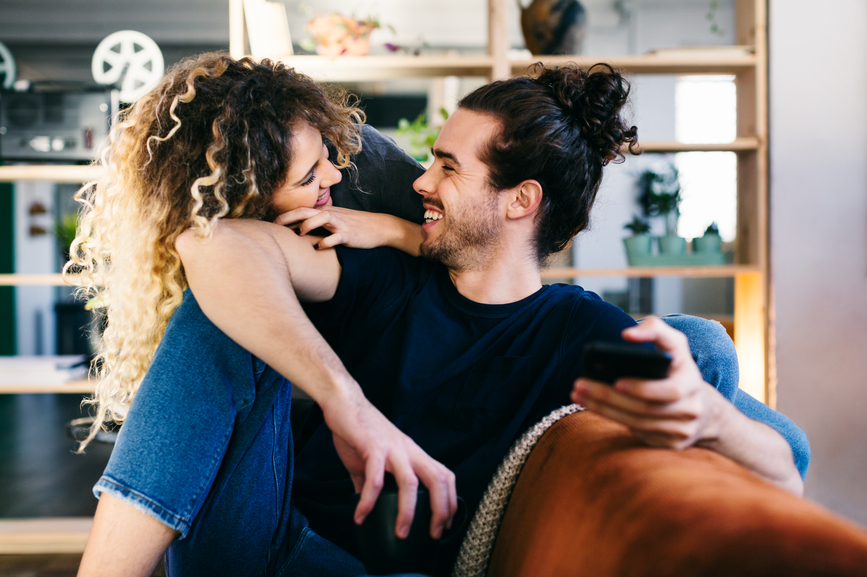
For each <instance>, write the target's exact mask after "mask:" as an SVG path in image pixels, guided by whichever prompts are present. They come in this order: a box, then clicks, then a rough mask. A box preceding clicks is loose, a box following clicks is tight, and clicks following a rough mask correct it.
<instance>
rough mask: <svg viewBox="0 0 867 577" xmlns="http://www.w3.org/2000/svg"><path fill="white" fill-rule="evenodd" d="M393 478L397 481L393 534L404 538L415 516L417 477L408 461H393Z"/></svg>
mask: <svg viewBox="0 0 867 577" xmlns="http://www.w3.org/2000/svg"><path fill="white" fill-rule="evenodd" d="M393 469H394V470H393V471H392V474H394V477H395V480H396V481H397V491H398V494H397V520H396V521H395V524H394V534H395V535H397V536H398V538H400V539H406V537H407V535H409V528H410V526H411V525H412V519H413V517H415V504H416V501H417V500H418V478H417V477H416V476H415V473H414V472H413V470H412V467H410V466H409V463H406V462H404V461H400V462H399V463H393Z"/></svg>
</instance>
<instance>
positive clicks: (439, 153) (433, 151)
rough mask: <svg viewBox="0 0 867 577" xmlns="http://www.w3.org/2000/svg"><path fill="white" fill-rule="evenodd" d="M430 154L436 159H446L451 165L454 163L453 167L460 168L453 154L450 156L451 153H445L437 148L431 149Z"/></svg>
mask: <svg viewBox="0 0 867 577" xmlns="http://www.w3.org/2000/svg"><path fill="white" fill-rule="evenodd" d="M430 152H431V154H433V155H434V156H435V157H436V158H446V159H448V160H451V161H452V162H453V163H455V166H457V167H458V168H460V166H461V163H460V161H458V159H457V157H456V156H455V155H454V154H452V153H451V152H447V151H445V150H442V149H439V148H431V149H430Z"/></svg>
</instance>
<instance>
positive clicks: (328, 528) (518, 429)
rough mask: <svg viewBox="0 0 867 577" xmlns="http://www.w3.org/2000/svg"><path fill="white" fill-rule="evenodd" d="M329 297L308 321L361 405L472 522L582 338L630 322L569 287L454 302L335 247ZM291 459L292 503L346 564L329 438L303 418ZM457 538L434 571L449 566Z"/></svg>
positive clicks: (343, 486) (340, 477) (552, 396)
mask: <svg viewBox="0 0 867 577" xmlns="http://www.w3.org/2000/svg"><path fill="white" fill-rule="evenodd" d="M337 254H338V258H339V260H340V264H341V266H342V274H341V278H340V282H339V285H338V288H337V292H336V294H335V295H334V298H333V299H332V300H331V301H329V302H327V303H319V304H314V305H307V306H306V307H305V309H306V311H307V313H308V315H309V317H310V319H311V320H312V321H313V323H314V324H315V325H316V327H317V328H318V329H319V330H320V331H321V332H322V334H323V336H324V337H325V338H326V339H327V341H328V342H329V344H330V345H331V346H332V347H333V348H334V350H335V352H336V353H337V354H338V356H339V357H340V359H341V360H342V361H343V363H344V365H345V366H346V368H347V370H348V371H349V373H350V374H351V375H352V376H353V377H354V378H355V379H356V380H357V381H358V383H359V384H360V385H361V388H362V390H363V391H364V394H365V396H366V397H367V398H368V399H369V400H370V401H371V402H372V403H373V404H374V405H375V406H376V407H377V408H378V409H379V410H380V411H382V413H383V414H384V415H385V416H386V417H387V418H388V419H389V420H391V422H393V423H394V424H395V425H397V427H398V428H400V429H401V430H402V431H403V432H404V433H406V434H407V435H409V436H410V437H411V438H412V439H413V440H414V441H415V442H416V443H418V445H419V446H420V447H421V448H422V449H424V450H425V451H426V452H427V453H428V454H429V455H430V456H431V457H433V458H434V459H436V460H438V461H439V462H441V463H443V464H444V465H445V466H446V467H448V468H449V469H451V470H452V471H453V472H454V473H455V475H456V478H457V481H456V482H457V490H458V495H460V496H461V497H463V498H464V499H465V500H466V502H467V505H468V511H469V514H470V515H472V514H473V513H474V512H475V510H476V507H477V506H478V504H479V501H480V500H481V497H482V495H483V493H484V490H485V488H486V487H487V485H488V483H489V481H490V479H491V477H492V476H493V474H494V472H495V470H496V468H497V466H498V465H499V463H500V461H502V459H503V457H504V456H505V454H506V452H507V451H508V449H509V447H510V446H511V445H512V443H513V442H514V441H515V440H516V439H517V438H518V437H519V436H520V435H521V433H523V432H524V431H525V430H526V429H527V428H528V427H530V426H532V425H534V424H535V423H536V422H538V421H539V420H540V419H541V418H542V417H544V416H545V415H547V414H548V413H550V412H551V411H552V410H554V409H555V408H557V407H559V406H562V405H564V404H568V403H569V402H570V401H569V398H568V397H569V392H570V391H571V389H572V383H573V381H574V380H575V379H576V378H577V377H578V376H579V375H580V374H581V366H580V358H581V350H582V347H583V345H584V343H585V342H587V341H590V340H604V341H620V340H621V337H620V332H621V331H622V330H623V329H624V328H626V327H629V326H632V325H634V324H635V322H634V321H633V320H632V318H631V317H629V316H628V315H626V314H625V313H624V312H623V311H621V310H620V309H619V308H617V307H615V306H612V305H610V304H608V303H605V302H604V301H602V300H601V299H599V297H598V296H596V295H595V294H593V293H591V292H588V291H585V290H583V289H582V288H581V287H578V286H574V285H562V284H556V285H546V286H544V287H542V288H541V289H540V290H539V291H537V292H536V293H534V294H532V295H530V296H528V297H527V298H525V299H523V300H520V301H518V302H515V303H510V304H503V305H488V304H480V303H476V302H473V301H471V300H469V299H467V298H465V297H463V296H462V295H461V294H460V293H459V292H458V291H457V289H456V288H455V286H454V284H453V283H452V281H451V279H450V277H449V275H448V271H447V269H446V268H445V267H444V266H442V265H440V264H435V263H432V262H429V261H426V260H424V259H420V258H414V257H411V256H408V255H406V254H404V253H402V252H399V251H396V250H393V249H389V248H380V249H374V250H356V249H350V248H345V247H338V249H337ZM311 427H313V428H314V431H315V432H312V434H311V436H310V439H309V441H308V442H307V443H306V444H305V445H304V447H303V448H302V449H301V450H300V452H299V453H298V455H297V456H296V461H295V473H294V475H295V479H294V484H293V491H292V497H293V499H294V501H295V504H296V505H297V506H298V508H299V509H300V510H301V511H302V512H303V513H304V514H305V515H307V518H308V520H309V522H310V526H311V528H312V529H313V530H314V531H316V532H317V533H319V534H320V535H322V536H324V537H326V538H328V539H330V540H331V541H333V542H335V543H336V544H337V545H339V546H341V547H343V548H344V549H346V550H347V551H349V552H350V553H354V554H357V552H356V546H355V536H354V535H355V534H354V528H353V521H352V513H353V506H354V503H355V501H354V488H353V485H352V482H351V480H350V478H349V475H348V473H347V471H346V469H345V468H344V466H343V464H342V463H341V461H340V459H339V458H338V456H337V453H336V451H335V449H334V445H333V441H332V437H331V433H330V431H329V430H328V428H327V427H326V426H325V425H324V423H323V422H322V420H321V413H317V414H315V415H314V416H313V417H312V421H310V420H309V421H308V422H307V423H306V424H305V426H304V428H303V429H302V430H306V431H308V433H309V432H310V428H311ZM459 543H460V539H455V540H454V541H452V542H451V544H452V545H453V546H452V547H451V548H450V550H446V551H444V552H443V553H444V554H443V555H441V557H443V558H441V559H440V562H438V566H440V567H441V568H443V570H447V569H446V568H447V567H450V566H451V564H452V563H453V562H454V558H455V556H456V555H457V548H458V546H459Z"/></svg>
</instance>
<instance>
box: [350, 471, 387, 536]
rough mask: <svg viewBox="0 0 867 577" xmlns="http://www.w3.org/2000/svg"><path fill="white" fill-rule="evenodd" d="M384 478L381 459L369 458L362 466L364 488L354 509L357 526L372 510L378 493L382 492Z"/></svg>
mask: <svg viewBox="0 0 867 577" xmlns="http://www.w3.org/2000/svg"><path fill="white" fill-rule="evenodd" d="M384 476H385V463H384V462H383V460H382V459H381V458H374V457H371V458H369V459H367V461H366V462H365V464H364V488H362V490H361V498H360V499H359V500H358V507H356V508H355V522H356V523H357V524H359V525H361V524H362V523H364V519H365V518H366V517H367V515H368V514H370V511H371V510H373V506H374V505H375V504H376V499H377V498H378V497H379V492H380V491H381V490H382V483H383V477H384Z"/></svg>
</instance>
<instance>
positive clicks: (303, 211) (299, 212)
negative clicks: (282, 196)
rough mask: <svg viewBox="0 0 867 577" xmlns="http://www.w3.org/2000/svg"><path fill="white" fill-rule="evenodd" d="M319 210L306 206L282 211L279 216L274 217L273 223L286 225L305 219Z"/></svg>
mask: <svg viewBox="0 0 867 577" xmlns="http://www.w3.org/2000/svg"><path fill="white" fill-rule="evenodd" d="M319 212H320V211H319V210H318V209H316V208H308V207H304V206H302V207H300V208H296V209H294V210H290V211H289V212H284V213H283V214H281V215H280V216H278V217H277V218H275V219H274V223H275V224H279V225H284V226H285V225H288V224H294V223H297V222H299V221H302V220H306V219H308V218H310V217H311V216H315V215H316V214H318V213H319Z"/></svg>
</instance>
